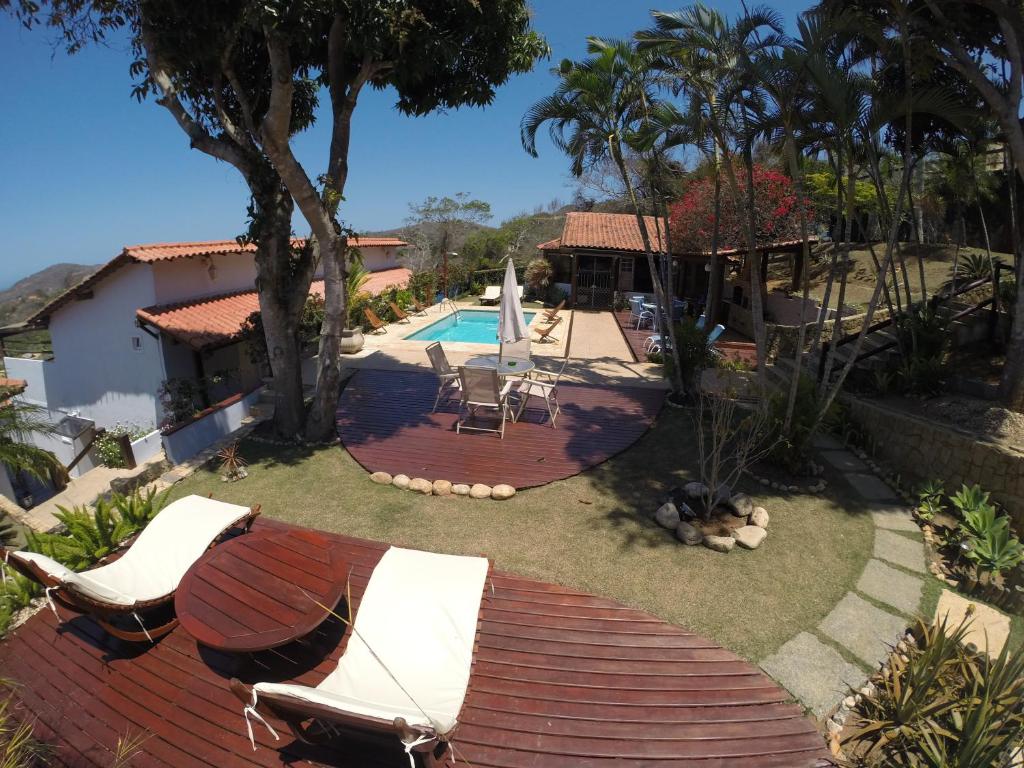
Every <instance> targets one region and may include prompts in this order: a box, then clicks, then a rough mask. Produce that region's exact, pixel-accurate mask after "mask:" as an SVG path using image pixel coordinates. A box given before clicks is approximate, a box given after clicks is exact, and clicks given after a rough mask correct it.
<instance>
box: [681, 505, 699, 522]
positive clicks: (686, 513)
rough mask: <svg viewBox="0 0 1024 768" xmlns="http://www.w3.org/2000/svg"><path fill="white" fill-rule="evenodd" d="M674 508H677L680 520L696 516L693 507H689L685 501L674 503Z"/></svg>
mask: <svg viewBox="0 0 1024 768" xmlns="http://www.w3.org/2000/svg"><path fill="white" fill-rule="evenodd" d="M676 509H678V510H679V519H680V520H693V519H694V518H695V517H696V516H697V513H696V512H694V511H693V509H691V508H690V505H689V504H687V503H686V502H683V503H682V504H676Z"/></svg>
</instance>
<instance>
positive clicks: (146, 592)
mask: <svg viewBox="0 0 1024 768" xmlns="http://www.w3.org/2000/svg"><path fill="white" fill-rule="evenodd" d="M248 514H249V508H248V507H242V506H239V505H238V504H227V503H225V502H223V501H214V500H213V499H208V498H206V497H205V496H186V497H185V498H183V499H178V500H177V501H175V502H173V503H171V504H168V505H167V506H166V507H164V508H163V509H162V510H160V512H158V513H157V515H156V517H154V518H153V520H152V521H150V523H149V525H147V526H146V528H145V530H143V531H142V533H140V534H139V537H138V538H137V539H136V540H135V543H134V544H132V546H131V547H130V548H129V549H128V551H127V552H125V553H124V555H122V556H121V557H120V558H119V559H118V560H115V561H114V562H113V563H111V564H110V565H102V566H100V567H99V568H93V569H92V570H88V571H84V572H82V573H75V572H74V571H70V570H68V569H67V568H65V567H64V566H63V565H61V564H60V563H58V562H56V561H54V560H51V559H50V558H48V557H45V556H44V555H37V554H35V553H32V552H18V553H16V555H17V556H18V557H22V558H25V559H30V560H33V561H34V562H36V563H37V564H38V565H39V566H40V567H41V568H43V570H45V571H46V572H47V573H48V574H50V575H52V576H53V577H54V578H56V579H58V580H59V581H60V582H61V583H62V584H65V585H67V586H68V587H70V588H72V589H73V590H75V591H76V592H80V593H81V594H83V595H85V596H86V597H89V598H92V599H93V600H97V601H99V602H104V603H109V604H111V605H121V606H125V607H130V606H132V605H134V604H135V603H141V602H146V601H148V600H157V599H159V598H162V597H166V596H167V595H170V594H172V593H173V592H174V590H176V589H177V588H178V584H179V582H180V581H181V579H182V577H183V576H184V575H185V572H186V571H187V570H188V569H189V568H191V567H192V564H193V563H195V561H196V560H198V559H199V558H200V556H201V555H202V554H203V552H205V551H206V550H207V548H209V546H210V544H212V543H213V541H214V540H215V539H216V538H217V536H219V535H220V533H221V532H222V531H224V530H225V529H227V528H230V527H231V526H232V525H234V524H235V523H238V522H240V521H241V520H242V519H243V518H245V516H246V515H248ZM44 561H45V564H44Z"/></svg>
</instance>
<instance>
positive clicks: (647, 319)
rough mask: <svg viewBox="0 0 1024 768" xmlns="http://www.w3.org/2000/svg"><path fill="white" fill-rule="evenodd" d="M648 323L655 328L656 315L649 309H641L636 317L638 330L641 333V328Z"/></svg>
mask: <svg viewBox="0 0 1024 768" xmlns="http://www.w3.org/2000/svg"><path fill="white" fill-rule="evenodd" d="M647 323H650V324H651V326H652V327H653V326H654V313H653V312H651V310H649V309H643V308H641V309H640V312H639V313H638V314H637V316H636V329H637V330H638V331H639V330H640V326H641V325H646V324H647Z"/></svg>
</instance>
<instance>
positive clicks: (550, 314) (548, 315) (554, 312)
mask: <svg viewBox="0 0 1024 768" xmlns="http://www.w3.org/2000/svg"><path fill="white" fill-rule="evenodd" d="M564 308H565V299H562V300H561V301H560V302H558V306H557V307H555V308H554V309H545V310H544V322H546V323H553V322H555V318H556V317H558V313H559V312H561V311H562V309H564Z"/></svg>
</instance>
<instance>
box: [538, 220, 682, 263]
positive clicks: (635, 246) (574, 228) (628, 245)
mask: <svg viewBox="0 0 1024 768" xmlns="http://www.w3.org/2000/svg"><path fill="white" fill-rule="evenodd" d="M644 219H645V221H646V222H647V231H648V233H649V234H650V238H651V243H652V245H654V247H655V249H656V250H661V249H662V243H663V237H664V226H662V227H661V228H660V229H661V230H662V232H661V235H662V236H661V237H659V233H658V232H657V229H658V228H657V227H656V226H655V223H656V222H655V219H654V217H653V216H645V217H644ZM538 247H539V248H548V249H551V248H558V247H563V248H598V249H606V250H611V251H635V252H638V253H641V252H643V250H644V243H643V239H642V238H641V236H640V227H639V225H638V224H637V221H636V216H634V215H633V214H631V213H590V212H583V211H575V212H572V213H567V214H565V226H564V227H563V228H562V236H561V238H558V239H557V240H552V241H550V242H548V243H543V244H542V245H540V246H538Z"/></svg>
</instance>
